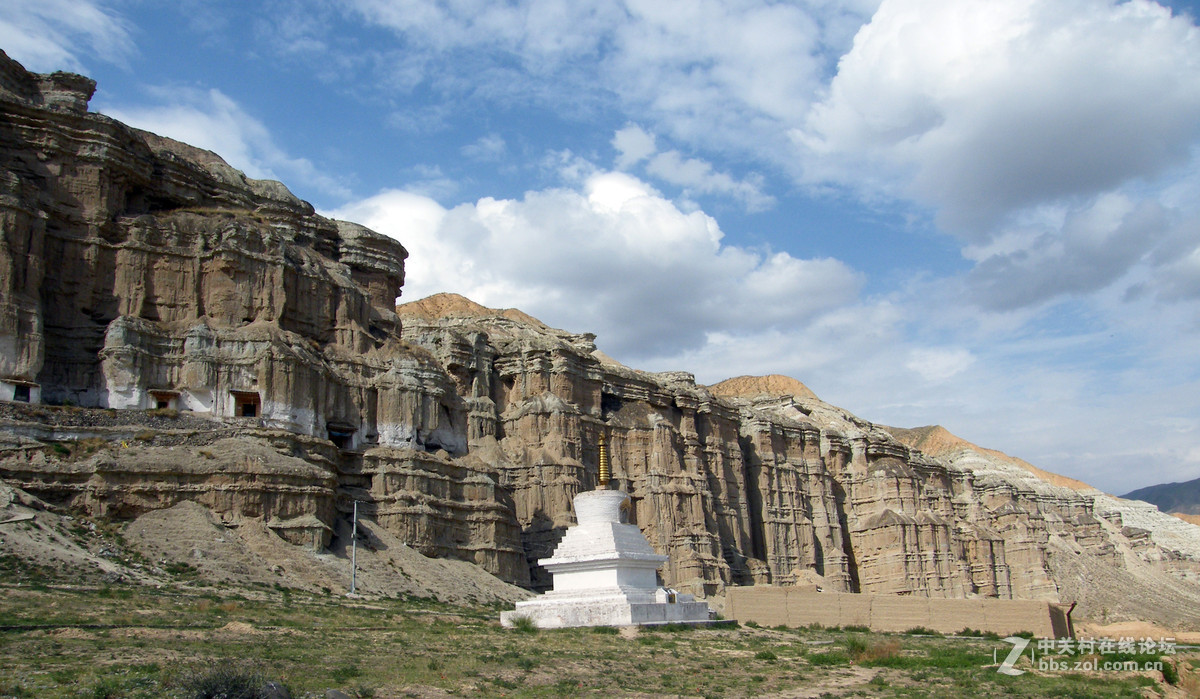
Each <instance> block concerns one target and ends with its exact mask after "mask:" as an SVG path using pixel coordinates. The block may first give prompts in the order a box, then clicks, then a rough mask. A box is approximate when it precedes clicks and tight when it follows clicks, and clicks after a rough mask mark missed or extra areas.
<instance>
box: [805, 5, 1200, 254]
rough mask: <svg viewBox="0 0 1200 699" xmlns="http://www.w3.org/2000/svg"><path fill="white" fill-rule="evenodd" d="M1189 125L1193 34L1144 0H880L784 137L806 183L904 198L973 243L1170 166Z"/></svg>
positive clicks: (1186, 141)
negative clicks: (805, 160)
mask: <svg viewBox="0 0 1200 699" xmlns="http://www.w3.org/2000/svg"><path fill="white" fill-rule="evenodd" d="M1198 135H1200V36H1198V35H1197V32H1196V31H1195V27H1194V26H1193V25H1192V24H1191V22H1190V21H1189V20H1188V19H1186V18H1180V17H1174V16H1172V15H1171V12H1170V11H1169V10H1168V9H1166V8H1163V7H1161V6H1159V5H1157V4H1154V3H1152V2H1148V1H1146V0H1131V1H1130V2H1123V3H1119V4H1118V3H1111V2H1092V1H1090V0H1066V1H1063V0H1056V1H1054V2H1049V1H1045V0H1020V1H1014V2H1003V3H995V2H987V1H986V0H956V1H955V2H943V1H940V0H885V2H883V3H882V4H881V5H880V7H879V10H878V12H877V13H876V14H875V16H874V17H873V18H872V19H871V21H870V23H868V24H867V25H866V26H864V27H863V28H862V29H861V30H860V31H859V33H858V35H857V36H856V37H855V40H854V45H853V48H852V49H851V50H850V52H849V53H847V54H846V55H845V56H843V57H842V59H841V61H840V63H839V66H838V73H837V76H836V77H835V78H834V79H833V81H832V82H831V84H830V86H829V88H828V94H827V96H826V97H825V99H824V100H823V101H821V103H820V104H818V105H816V106H815V107H814V108H813V110H812V111H811V113H810V114H809V115H808V116H807V118H806V120H805V122H804V125H803V126H802V127H800V128H797V129H796V130H794V131H793V137H794V139H795V141H796V142H797V143H798V144H799V145H801V146H802V148H803V149H804V150H805V151H806V152H807V153H809V154H810V157H812V158H814V164H812V165H811V167H810V169H809V172H808V175H809V176H810V177H813V178H818V179H824V178H833V179H840V180H842V181H845V182H848V183H855V182H857V183H861V182H864V181H865V182H867V183H868V186H874V187H879V188H882V189H885V190H888V191H889V193H891V194H893V195H897V196H903V197H914V198H916V199H917V200H919V201H921V202H924V203H925V204H927V205H930V206H933V207H936V208H937V210H938V212H939V220H940V221H941V222H942V223H943V225H944V226H946V228H947V229H948V230H950V231H952V232H954V233H956V234H959V235H962V236H964V237H965V238H967V239H969V240H972V241H979V240H981V239H985V238H986V237H987V236H988V235H990V234H991V232H992V228H993V227H994V226H995V225H996V224H997V223H998V222H999V221H1001V220H1003V219H1004V218H1005V217H1006V216H1007V215H1008V214H1010V213H1011V212H1013V211H1016V210H1021V209H1024V208H1027V207H1032V206H1037V205H1042V204H1046V203H1051V202H1055V201H1057V200H1060V199H1062V198H1064V197H1071V196H1079V195H1084V196H1088V195H1092V194H1095V193H1098V192H1105V191H1109V190H1113V189H1114V188H1116V187H1118V186H1119V185H1121V184H1123V183H1125V182H1128V181H1130V180H1132V179H1134V178H1150V177H1154V176H1156V175H1159V174H1161V173H1163V172H1165V171H1167V170H1168V169H1170V168H1172V167H1175V166H1179V165H1181V164H1182V163H1184V162H1185V161H1186V160H1187V158H1188V153H1189V146H1190V145H1191V144H1192V143H1193V142H1194V141H1195V140H1196V138H1197V136H1198Z"/></svg>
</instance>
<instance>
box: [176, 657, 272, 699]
mask: <svg viewBox="0 0 1200 699" xmlns="http://www.w3.org/2000/svg"><path fill="white" fill-rule="evenodd" d="M272 684H276V683H274V682H272V681H271V680H270V679H268V678H267V676H266V675H265V674H263V673H262V671H260V670H256V669H253V668H249V667H247V666H245V665H244V664H241V663H237V662H232V663H231V662H228V661H220V662H218V663H217V664H215V665H213V666H212V667H208V668H202V669H197V670H192V671H191V672H188V673H187V674H185V675H184V676H183V677H182V678H181V679H180V680H179V687H180V689H181V690H182V691H183V694H182V696H183V697H184V699H268V698H269V697H271V696H277V694H273V693H271V692H269V687H270V686H271V685H272Z"/></svg>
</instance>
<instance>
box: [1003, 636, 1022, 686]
mask: <svg viewBox="0 0 1200 699" xmlns="http://www.w3.org/2000/svg"><path fill="white" fill-rule="evenodd" d="M1004 641H1005V642H1006V643H1011V644H1013V649H1012V650H1011V651H1009V653H1008V657H1007V658H1005V659H1004V662H1002V663H1000V667H998V668H996V672H999V673H1000V674H1002V675H1011V676H1013V677H1016V676H1017V675H1024V674H1025V671H1024V670H1018V669H1017V668H1015V667H1013V665H1016V664H1017V659H1018V658H1020V657H1021V653H1023V652H1025V646H1027V645H1029V639H1028V638H1021V637H1020V636H1009V637H1008V638H1005V639H1004Z"/></svg>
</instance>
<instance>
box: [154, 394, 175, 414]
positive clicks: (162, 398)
mask: <svg viewBox="0 0 1200 699" xmlns="http://www.w3.org/2000/svg"><path fill="white" fill-rule="evenodd" d="M150 399H151V400H152V401H154V407H155V408H157V409H158V410H168V409H170V410H178V409H179V391H163V390H152V391H150Z"/></svg>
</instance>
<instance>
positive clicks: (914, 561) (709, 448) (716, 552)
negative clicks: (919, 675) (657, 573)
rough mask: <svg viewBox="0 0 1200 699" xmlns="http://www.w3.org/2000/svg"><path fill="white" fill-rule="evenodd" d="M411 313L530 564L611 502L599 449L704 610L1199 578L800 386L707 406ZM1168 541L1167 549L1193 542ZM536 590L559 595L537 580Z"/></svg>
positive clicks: (1186, 554)
mask: <svg viewBox="0 0 1200 699" xmlns="http://www.w3.org/2000/svg"><path fill="white" fill-rule="evenodd" d="M397 310H398V312H399V313H400V315H401V317H402V318H403V320H404V327H405V330H404V337H405V338H406V339H407V340H409V341H411V342H412V343H414V344H417V345H420V346H422V347H425V348H426V349H428V350H429V351H430V352H431V353H432V354H434V355H435V356H436V357H437V358H438V360H439V362H440V363H441V364H442V365H443V366H445V367H446V368H447V370H448V371H449V372H450V373H451V374H452V375H453V376H454V377H455V379H456V384H457V386H458V388H459V391H460V394H461V395H462V396H463V398H464V400H465V401H466V403H467V405H468V406H469V413H468V422H469V424H470V430H469V439H468V441H469V443H470V446H471V448H472V449H473V450H476V451H477V452H478V453H486V454H487V455H488V458H489V460H490V461H491V462H492V463H494V464H495V465H496V466H497V468H498V470H499V472H500V474H501V476H500V481H501V483H502V484H504V485H507V486H508V488H509V490H510V492H511V493H512V495H513V499H514V507H515V513H516V516H517V518H518V520H519V521H520V523H521V525H522V528H523V541H524V545H525V552H526V556H527V558H528V559H529V560H530V561H531V562H532V561H534V560H536V559H538V558H542V557H545V556H547V555H549V553H550V551H552V550H553V549H554V546H555V545H556V544H557V543H558V541H559V539H560V538H561V536H562V532H563V531H564V527H565V525H566V524H567V523H569V522H570V521H571V520H572V514H571V510H570V507H569V506H568V503H569V502H570V500H571V498H572V497H574V495H575V494H576V493H578V492H580V491H581V490H588V489H591V488H593V487H594V486H595V483H596V478H597V473H596V470H597V452H596V449H595V444H596V442H597V441H598V437H599V435H600V433H602V432H603V433H604V434H605V435H606V437H607V438H608V441H609V444H610V445H611V452H612V454H613V469H614V477H615V478H616V479H617V480H618V482H619V484H620V485H621V487H622V488H623V489H624V490H626V491H627V492H629V493H630V495H631V497H632V500H633V503H634V505H633V512H632V517H631V520H632V521H635V522H636V523H637V524H638V525H639V526H640V527H641V529H642V530H643V531H644V532H645V534H646V536H647V538H648V539H649V540H650V542H651V543H652V545H653V546H654V548H655V550H657V551H660V552H663V553H665V554H668V555H669V556H670V560H669V561H668V563H667V564H666V566H664V569H663V579H664V580H665V581H666V582H667V584H669V585H672V586H675V587H678V588H680V589H688V590H692V591H695V592H699V593H703V594H714V593H719V592H720V591H721V590H722V588H723V587H724V586H726V585H741V584H752V583H773V584H783V585H790V584H796V583H801V582H809V581H817V582H819V584H820V585H821V586H822V587H823V588H824V589H826V590H835V591H853V592H872V593H890V594H906V595H914V594H915V595H923V596H931V597H948V598H956V597H975V596H978V597H996V598H1025V599H1044V600H1051V601H1058V600H1059V599H1060V594H1059V589H1060V585H1059V584H1058V583H1057V582H1056V581H1055V579H1054V577H1055V573H1054V570H1055V567H1054V566H1053V565H1052V563H1053V561H1052V560H1051V559H1052V557H1053V556H1054V555H1059V554H1057V553H1056V552H1057V551H1059V550H1060V547H1059V546H1058V545H1059V544H1061V543H1062V542H1069V546H1070V547H1071V550H1072V551H1074V552H1075V555H1078V556H1082V557H1086V558H1087V559H1088V560H1090V561H1093V562H1095V563H1096V564H1098V565H1103V566H1106V567H1109V568H1114V569H1120V568H1123V567H1126V566H1129V565H1134V562H1135V560H1136V564H1137V565H1139V566H1140V565H1142V564H1143V563H1148V564H1151V565H1154V566H1156V570H1157V571H1158V573H1160V574H1166V575H1171V576H1173V578H1178V577H1181V576H1187V575H1190V573H1188V572H1187V570H1188V566H1189V565H1190V563H1194V562H1195V561H1196V560H1200V557H1198V556H1197V555H1196V554H1197V552H1195V551H1193V550H1192V549H1191V548H1190V547H1189V546H1186V545H1180V542H1179V540H1178V539H1179V537H1178V536H1176V537H1175V538H1174V539H1172V538H1171V537H1170V536H1169V535H1167V536H1164V537H1160V538H1154V537H1153V536H1150V535H1146V536H1142V535H1141V534H1139V533H1137V532H1135V531H1133V530H1131V529H1129V528H1125V529H1122V526H1121V525H1120V522H1119V519H1120V518H1119V516H1117V515H1114V513H1113V512H1112V508H1111V507H1110V506H1108V505H1107V504H1106V501H1105V500H1104V499H1103V498H1104V496H1103V495H1102V494H1101V493H1099V492H1098V491H1094V490H1091V491H1084V492H1081V491H1079V490H1076V489H1073V488H1070V487H1066V486H1064V485H1061V484H1059V485H1055V484H1053V483H1050V482H1047V480H1045V479H1044V478H1042V477H1040V476H1038V475H1037V474H1034V473H1032V472H1031V471H1029V470H1026V469H1021V468H1017V467H1014V466H1012V465H1011V464H1007V463H1005V462H1003V461H999V462H998V461H996V458H997V457H994V456H992V455H989V453H986V452H985V450H979V449H978V448H974V449H966V450H965V451H961V453H960V452H955V453H954V454H941V455H939V456H933V455H930V454H926V453H923V452H921V451H918V450H916V449H914V448H912V447H911V446H909V445H908V444H906V443H905V441H904V438H905V437H909V436H910V435H908V434H907V431H904V430H894V429H892V428H884V427H882V426H877V425H873V424H871V423H869V422H866V421H864V420H861V419H859V418H856V417H854V416H853V415H850V414H849V413H847V412H846V411H844V410H841V409H839V408H836V407H834V406H831V405H828V404H826V403H824V402H822V401H821V400H819V399H818V398H817V397H816V396H814V395H813V394H812V393H811V391H809V390H808V389H807V388H805V387H803V386H802V385H801V384H799V382H796V381H794V380H791V379H786V378H784V377H763V378H753V377H744V378H741V379H733V380H730V381H728V382H725V383H722V384H718V385H716V386H711V387H703V386H698V385H696V383H695V382H694V380H692V378H691V376H690V375H687V374H684V373H679V372H673V373H665V374H648V373H645V372H638V371H634V370H632V369H629V368H627V367H624V366H621V365H619V364H617V363H615V362H612V361H611V360H608V359H607V358H606V357H604V356H603V355H602V354H601V353H599V352H597V351H596V350H595V345H594V338H593V337H592V336H591V335H586V334H583V335H576V334H571V333H567V332H563V331H559V330H554V329H551V328H548V327H546V326H545V325H544V324H541V323H539V322H537V321H534V320H532V319H530V318H529V317H528V316H525V315H524V314H521V313H519V312H517V311H512V310H508V311H494V310H491V309H486V308H483V307H481V306H478V305H477V304H474V303H472V302H470V301H469V300H467V299H464V298H462V297H454V296H452V295H441V296H437V297H431V298H429V299H424V300H421V301H418V302H413V303H410V304H405V305H403V306H401V307H399V308H398V309H397ZM893 433H895V434H893ZM897 435H899V437H898V436H897ZM960 441H961V440H960ZM971 446H973V445H971ZM1171 524H1172V526H1171V527H1165V526H1160V525H1162V523H1157V524H1156V525H1155V526H1152V527H1150V529H1153V530H1155V531H1159V530H1161V531H1164V532H1168V531H1174V530H1175V529H1177V528H1178V527H1186V526H1188V525H1186V524H1184V523H1183V522H1179V521H1178V520H1173V521H1172V523H1171ZM1147 531H1149V530H1147ZM1192 536H1193V537H1194V538H1195V533H1192ZM1197 540H1198V541H1200V539H1197ZM1172 562H1174V563H1172ZM532 582H533V584H534V585H535V586H543V587H544V586H547V585H548V583H549V580H548V579H547V577H546V576H545V574H544V572H543V571H540V570H539V569H538V568H536V567H534V568H533V572H532ZM1072 594H1077V588H1074V587H1073V588H1072ZM1066 601H1073V600H1066Z"/></svg>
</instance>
